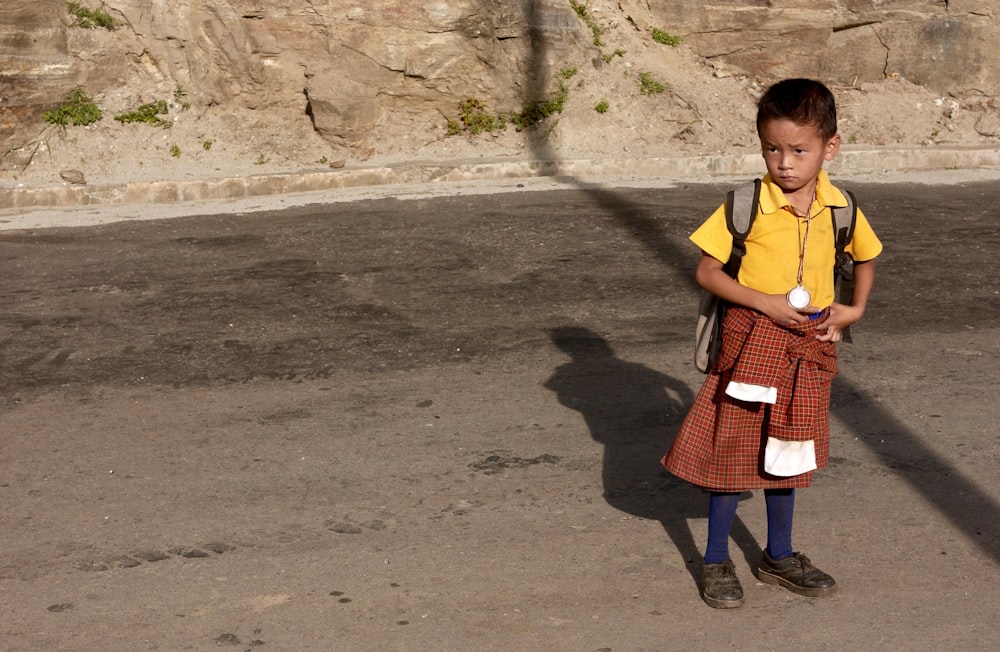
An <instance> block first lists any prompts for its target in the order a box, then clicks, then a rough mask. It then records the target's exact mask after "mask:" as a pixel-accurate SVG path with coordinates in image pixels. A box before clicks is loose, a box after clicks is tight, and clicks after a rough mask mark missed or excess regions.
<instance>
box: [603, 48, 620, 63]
mask: <svg viewBox="0 0 1000 652" xmlns="http://www.w3.org/2000/svg"><path fill="white" fill-rule="evenodd" d="M624 56H625V50H623V49H621V48H618V49H617V50H615V51H614V52H608V53H606V54H602V55H601V59H603V60H604V63H611V60H612V59H614V58H615V57H624Z"/></svg>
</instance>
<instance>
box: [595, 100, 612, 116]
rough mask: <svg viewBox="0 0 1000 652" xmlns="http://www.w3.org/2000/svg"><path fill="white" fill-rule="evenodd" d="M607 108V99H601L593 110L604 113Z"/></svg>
mask: <svg viewBox="0 0 1000 652" xmlns="http://www.w3.org/2000/svg"><path fill="white" fill-rule="evenodd" d="M608 108H610V107H609V105H608V101H607V100H601V101H600V102H598V103H597V105H596V106H595V107H594V110H595V111H597V112H598V113H600V114H601V115H604V114H605V113H607V112H608Z"/></svg>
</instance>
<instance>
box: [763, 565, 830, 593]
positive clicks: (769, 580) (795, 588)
mask: <svg viewBox="0 0 1000 652" xmlns="http://www.w3.org/2000/svg"><path fill="white" fill-rule="evenodd" d="M757 579H759V580H760V581H761V582H763V583H764V584H774V585H776V586H783V587H785V588H786V589H788V590H789V591H791V592H792V593H797V594H799V595H804V596H806V597H809V598H825V597H827V596H829V595H832V594H833V593H834V592H835V591H836V590H837V585H836V584H832V585H831V586H828V587H826V588H808V587H804V586H799V585H798V584H796V583H794V582H792V581H790V580H786V579H785V578H784V577H781V576H780V575H772V574H771V573H768V572H767V571H766V570H764V569H763V568H758V569H757Z"/></svg>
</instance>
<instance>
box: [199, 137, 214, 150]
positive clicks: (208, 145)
mask: <svg viewBox="0 0 1000 652" xmlns="http://www.w3.org/2000/svg"><path fill="white" fill-rule="evenodd" d="M201 148H202V149H203V150H205V151H206V152H207V151H208V150H210V149H212V141H210V140H206V141H202V143H201Z"/></svg>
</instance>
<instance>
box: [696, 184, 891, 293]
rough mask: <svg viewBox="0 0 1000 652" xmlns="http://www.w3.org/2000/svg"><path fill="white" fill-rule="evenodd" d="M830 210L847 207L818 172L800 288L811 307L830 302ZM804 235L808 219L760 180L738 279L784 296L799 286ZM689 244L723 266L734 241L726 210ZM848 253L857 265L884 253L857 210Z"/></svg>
mask: <svg viewBox="0 0 1000 652" xmlns="http://www.w3.org/2000/svg"><path fill="white" fill-rule="evenodd" d="M830 206H847V199H846V198H845V197H844V195H843V193H841V192H840V190H838V189H837V187H836V186H834V185H833V184H832V183H830V179H829V177H828V176H827V174H826V171H825V170H821V171H820V173H819V177H818V179H817V181H816V200H815V201H814V202H813V204H812V207H811V208H810V214H811V215H812V216H813V217H812V220H811V221H810V225H809V237H808V239H807V240H806V255H805V265H804V267H803V273H802V284H803V285H804V286H805V287H806V289H808V290H809V292H811V293H812V298H813V300H812V305H814V306H817V307H820V308H825V307H826V306H829V305H830V304H831V303H833V265H834V259H835V258H836V247H835V246H834V234H833V219H832V217H831V215H830V208H829V207H830ZM805 235H806V220H805V219H801V218H798V217H796V216H795V214H794V213H792V211H791V202H789V201H788V199H787V198H786V197H785V193H784V192H782V190H781V188H780V187H779V186H778V185H777V184H776V183H774V182H773V181H772V180H771V177H770V175H767V176H765V177H764V179H763V180H762V183H761V189H760V206H759V207H758V210H757V217H756V218H755V219H754V223H753V226H752V227H751V228H750V233H749V234H748V235H747V239H746V247H747V252H746V255H744V256H743V262H742V264H741V265H740V271H739V275H738V276H737V278H736V280H737V281H739V283H740V284H741V285H744V286H746V287H749V288H753V289H755V290H759V291H761V292H765V293H767V294H784V293H786V292H788V290H790V289H792V288H793V287H795V285H797V280H796V275H797V273H798V269H799V252H800V248H801V246H802V241H803V239H804V238H805ZM691 241H692V242H693V243H694V244H696V245H697V246H698V247H699V248H700V249H701V250H702V251H704V252H705V253H706V254H708V255H709V256H712V257H713V258H715V259H717V260H720V261H722V262H723V263H725V262H726V261H728V260H729V254H730V252H731V251H732V248H733V237H732V235H730V233H729V229H728V228H727V227H726V207H725V205H722V206H720V207H719V208H718V210H716V211H715V212H714V213H712V216H711V217H709V218H708V219H707V220H706V221H705V222H704V223H703V224H702V225H701V226H700V227H698V229H697V230H696V231H695V232H694V233H692V234H691ZM846 251H847V253H849V254H851V256H853V258H854V260H856V261H866V260H872V259H873V258H875V257H876V256H878V255H879V254H880V253H882V243H881V242H880V241H879V239H878V237H877V236H876V235H875V232H874V231H873V230H872V228H871V225H870V224H869V223H868V220H867V219H866V218H865V216H864V213H862V212H861V210H860V209H859V210H858V218H857V222H856V224H855V226H854V237H853V238H852V239H851V241H850V242H849V243H848V244H847V247H846Z"/></svg>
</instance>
